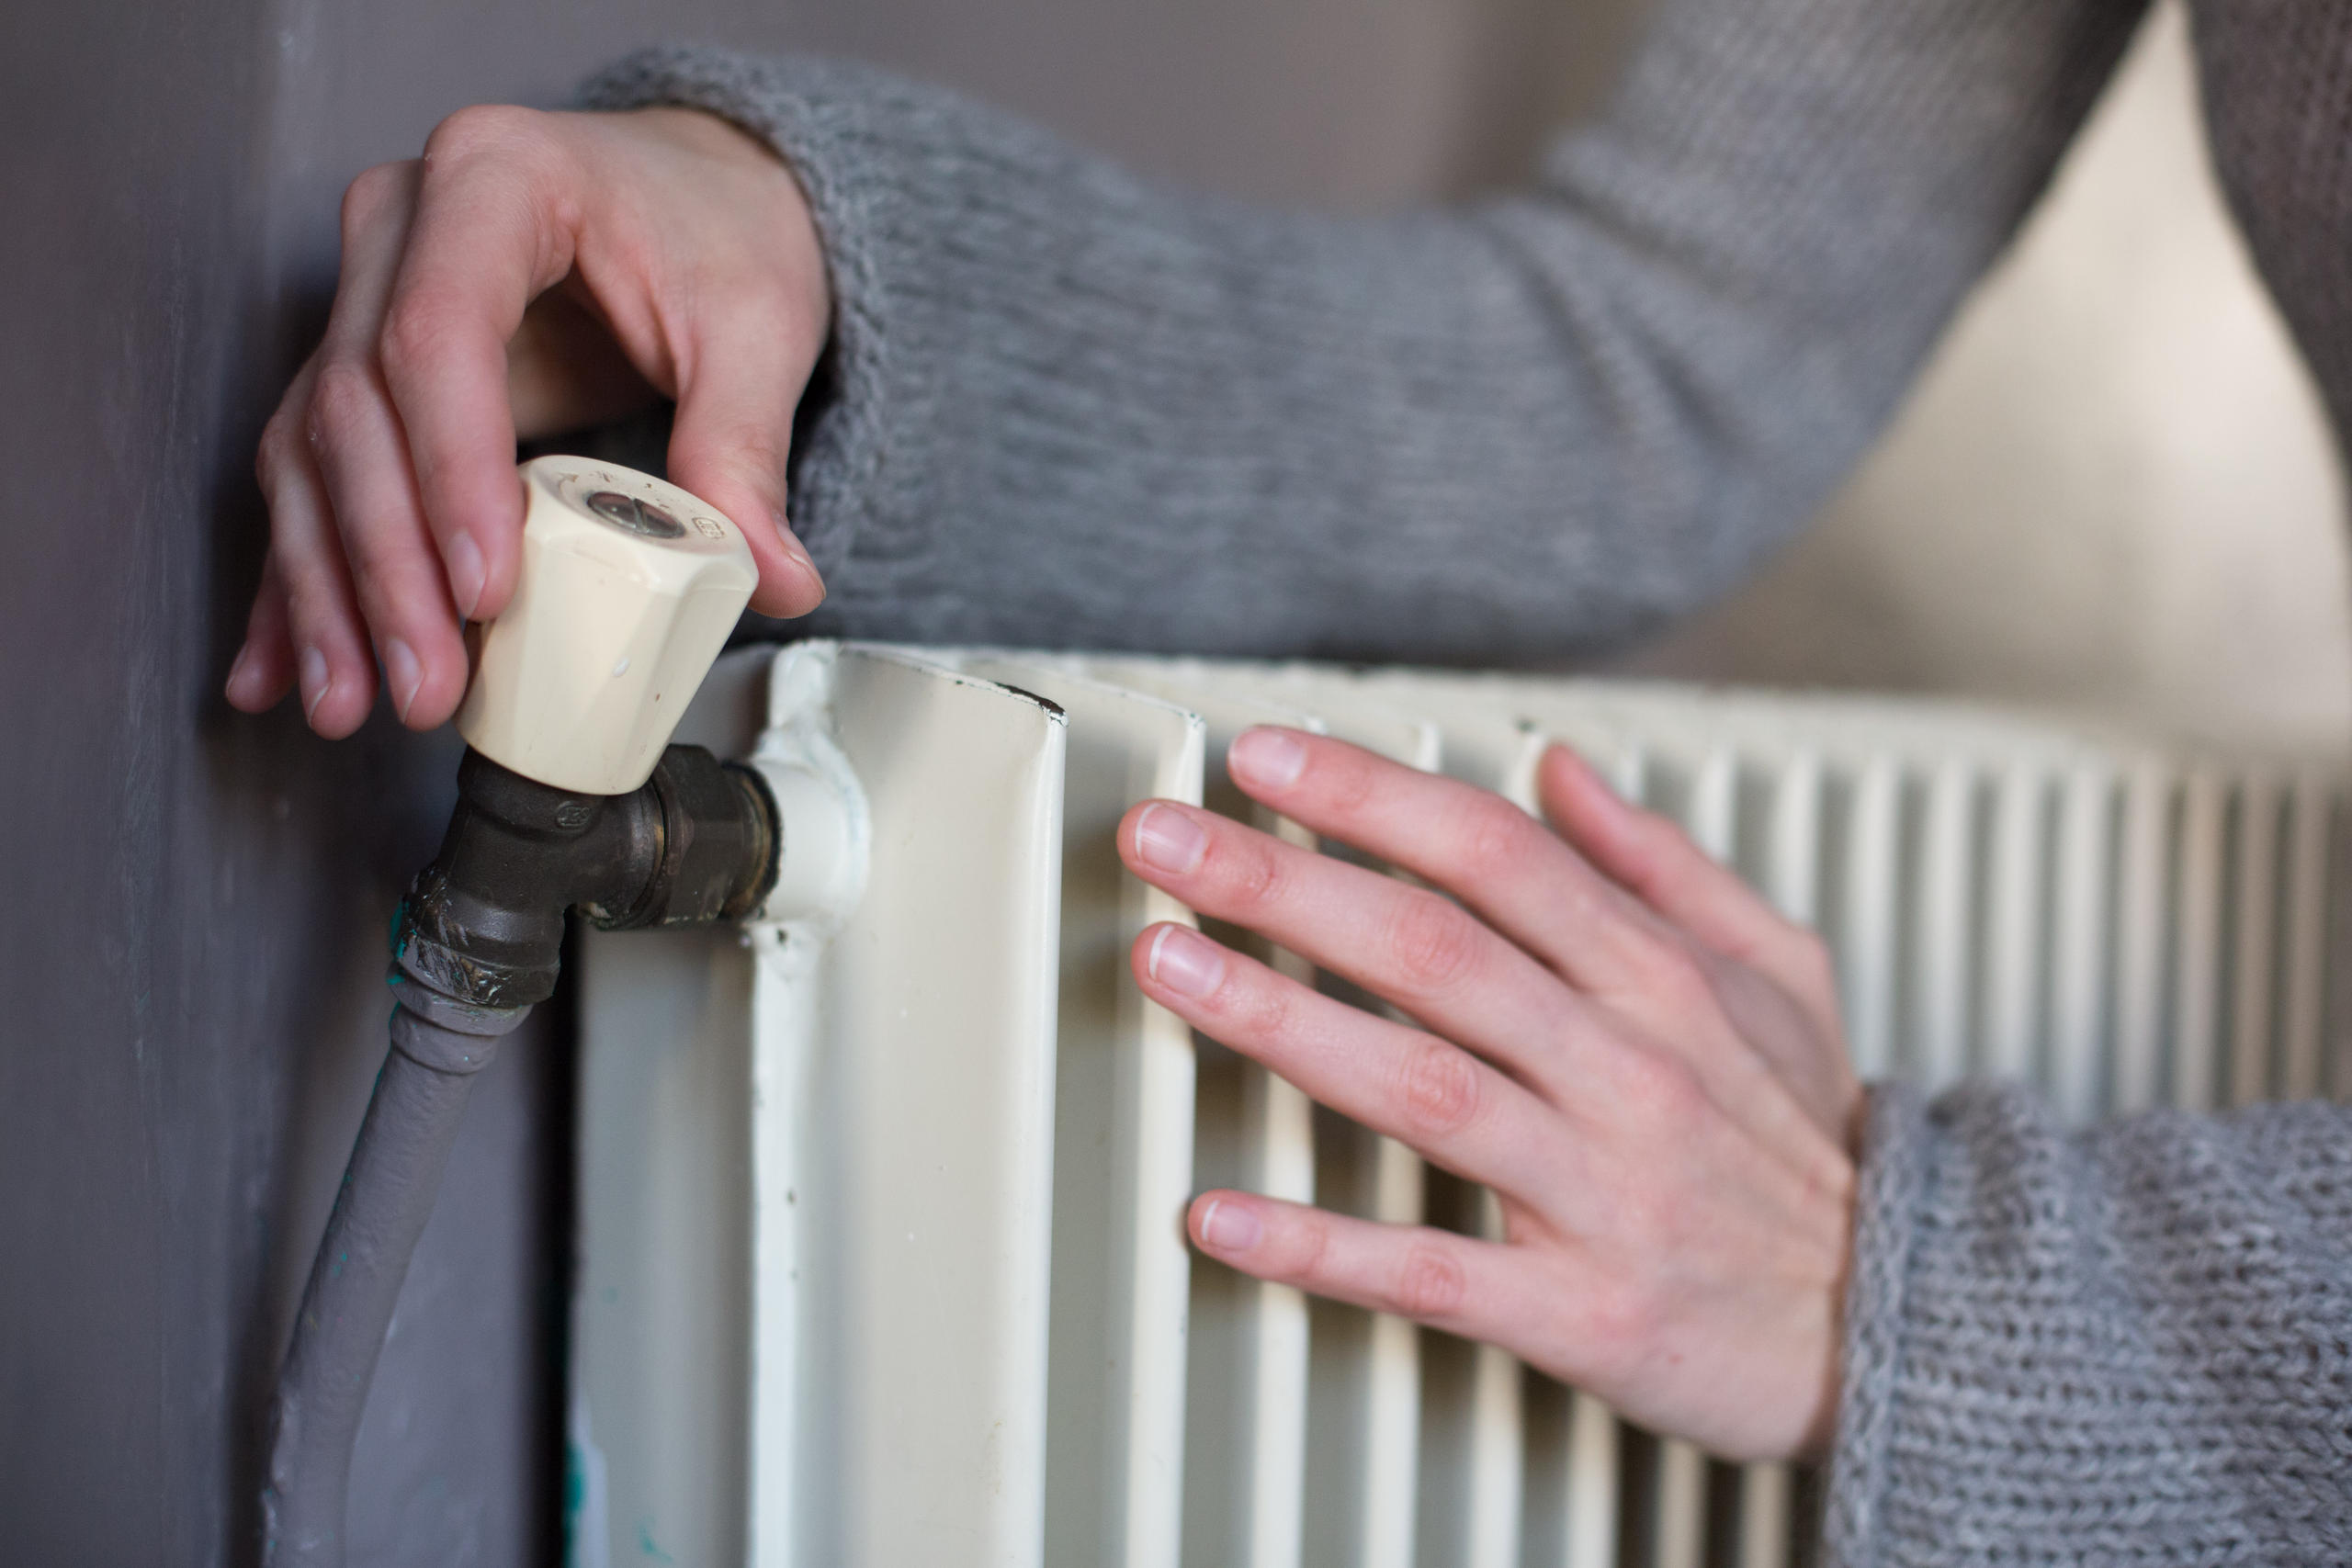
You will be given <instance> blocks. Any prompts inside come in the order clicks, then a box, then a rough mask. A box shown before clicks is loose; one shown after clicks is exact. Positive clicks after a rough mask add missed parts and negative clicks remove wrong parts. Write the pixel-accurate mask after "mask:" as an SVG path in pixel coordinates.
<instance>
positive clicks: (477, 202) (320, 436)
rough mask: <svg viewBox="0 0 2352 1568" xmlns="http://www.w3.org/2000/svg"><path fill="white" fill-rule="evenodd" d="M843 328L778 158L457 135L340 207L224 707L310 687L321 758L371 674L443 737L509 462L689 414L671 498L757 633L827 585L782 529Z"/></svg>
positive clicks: (590, 135)
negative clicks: (730, 524) (743, 565)
mask: <svg viewBox="0 0 2352 1568" xmlns="http://www.w3.org/2000/svg"><path fill="white" fill-rule="evenodd" d="M830 325H831V294H830V291H829V288H828V286H827V282H826V276H825V265H824V257H823V254H822V252H821V250H820V246H819V243H818V239H817V232H816V227H815V224H814V222H813V220H811V218H810V216H809V205H808V201H807V198H806V197H804V196H803V194H802V193H801V190H800V186H799V184H798V182H797V180H796V179H795V178H794V177H793V175H792V174H791V172H790V171H789V170H788V169H787V168H786V166H785V165H784V164H783V163H782V162H781V161H780V160H779V159H778V158H777V157H776V155H775V153H774V152H772V151H770V150H769V149H768V147H767V146H766V145H765V144H763V143H762V142H760V141H756V140H754V139H753V138H752V137H751V136H750V135H748V134H747V133H745V132H744V131H742V130H739V129H737V128H736V127H734V126H732V125H730V124H729V123H728V122H727V121H725V120H722V119H719V118H715V117H713V116H710V115H706V114H703V113H700V112H699V111H696V110H692V109H672V108H657V109H640V110H636V111H633V112H630V113H626V114H543V113H538V112H536V111H534V110H529V109H520V108H494V107H493V108H473V109H467V110H464V111H462V112H460V113H458V114H456V115H453V116H451V117H450V118H448V119H447V120H445V121H443V122H442V124H441V125H440V127H439V129H437V130H435V131H434V133H433V136H432V138H431V139H430V140H429V141H427V142H426V143H425V148H424V157H423V158H422V159H420V160H416V161H413V162H410V163H404V164H383V165H381V166H379V167H377V168H373V169H370V170H368V172H367V173H365V174H363V175H360V176H359V177H358V178H357V179H356V180H354V181H353V182H352V184H351V188H350V190H349V192H348V193H347V194H346V195H345V197H344V204H343V272H342V277H341V280H340V282H339V283H338V285H337V288H336V292H335V301H334V312H333V314H332V316H331V317H330V319H329V321H328V323H327V331H326V337H325V341H324V342H322V344H320V345H319V347H318V350H317V351H316V352H315V353H314V354H312V355H311V358H310V361H309V362H308V363H307V364H305V365H304V366H303V367H302V369H301V372H300V374H299V375H298V376H296V377H295V378H294V382H293V384H292V386H290V387H289V388H288V389H287V392H286V396H285V399H284V400H283V401H282V402H281V403H280V404H279V405H278V409H277V414H276V415H275V416H274V417H273V418H272V419H271V420H270V422H269V425H268V428H267V430H266V432H265V433H264V434H263V437H262V444H261V452H260V457H259V460H258V463H257V468H258V471H259V474H260V478H261V485H262V492H263V494H264V495H265V497H266V499H267V501H268V502H269V513H270V547H269V557H268V560H267V563H266V566H265V568H264V570H263V573H262V581H261V587H260V590H259V592H257V593H256V594H255V595H254V607H253V615H252V618H251V620H250V622H249V623H248V625H247V627H246V632H245V643H244V647H243V649H242V650H240V652H239V653H238V655H237V660H236V663H235V665H234V666H233V667H232V669H231V670H230V671H229V681H228V693H227V694H228V698H229V701H230V702H231V703H232V704H233V705H236V706H237V707H240V708H243V709H244V710H245V711H246V712H248V713H258V712H260V711H262V710H263V709H265V708H267V707H269V706H271V705H274V704H275V703H277V701H278V700H279V699H281V698H282V697H284V696H285V695H286V693H287V691H288V689H289V688H290V687H293V686H296V685H299V686H300V691H301V700H302V711H303V713H304V714H305V715H306V716H308V718H309V720H310V724H311V728H313V729H315V730H317V731H318V732H319V733H320V734H321V735H324V736H329V737H336V736H343V735H348V734H349V733H351V731H353V730H354V729H356V728H358V727H359V724H360V721H361V720H362V719H364V718H366V717H367V716H368V708H369V706H370V705H372V704H373V703H374V701H375V696H376V666H377V664H378V662H379V660H380V661H381V663H382V666H383V671H384V675H385V681H386V685H387V687H388V689H389V694H390V698H391V701H392V706H393V708H394V709H395V710H396V711H397V712H398V713H399V715H400V716H401V721H402V722H403V723H405V724H406V725H408V727H409V728H412V729H430V728H434V727H435V726H436V725H439V724H441V723H442V722H443V721H444V720H446V719H447V718H448V716H450V715H451V714H452V713H453V712H455V711H456V709H457V706H458V701H459V699H460V698H461V697H463V696H464V694H465V689H466V681H467V676H468V670H467V656H466V649H465V644H464V641H463V638H462V637H461V636H460V631H459V623H460V621H461V620H487V619H489V618H491V617H492V616H493V615H497V614H498V612H499V610H500V609H501V608H503V606H504V604H506V601H507V598H508V596H509V595H510V594H511V593H512V592H514V588H515V570H516V567H517V563H518V561H519V558H520V554H521V536H522V524H523V494H522V488H521V486H520V485H519V484H518V483H517V482H516V480H515V441H516V438H517V437H518V435H519V436H522V437H525V438H528V437H532V436H537V435H548V434H557V433H559V432H561V431H565V430H574V429H581V428H584V427H586V426H588V425H591V424H595V423H603V422H605V421H609V420H612V419H616V418H619V417H621V416H622V415H625V414H627V413H629V412H634V411H635V410H637V409H639V408H642V407H645V406H647V405H649V404H650V403H651V402H652V401H653V400H654V399H655V398H656V397H657V396H661V397H670V398H674V399H675V400H677V405H678V412H677V422H676V425H675V427H674V431H673V434H672V437H671V442H670V454H669V461H670V477H671V478H672V479H673V480H675V481H676V482H677V483H678V484H680V485H682V486H684V488H686V489H687V490H690V491H694V492H695V494H697V495H700V496H703V497H705V498H706V499H707V500H708V501H709V502H711V503H712V504H713V505H715V506H717V507H718V509H719V510H720V511H722V512H724V513H727V515H728V516H729V517H732V518H733V519H734V520H735V521H736V522H737V523H738V524H740V525H741V526H742V529H743V532H744V534H745V536H747V537H748V538H749V540H750V541H751V546H752V555H753V556H754V557H755V558H757V560H758V563H759V569H760V586H759V591H758V592H757V593H755V594H754V595H753V597H752V607H753V608H755V609H757V610H760V611H763V612H764V613H765V614H768V615H806V614H807V613H808V612H809V611H810V610H813V609H815V608H816V607H817V604H818V603H819V602H820V600H822V599H823V597H824V592H825V590H824V585H823V583H822V582H820V581H819V579H818V576H817V570H816V568H815V567H814V566H812V565H811V564H810V562H809V556H808V552H807V551H805V550H804V549H802V548H801V547H800V545H799V542H798V541H797V540H796V539H795V538H794V537H793V536H792V534H791V531H790V529H789V528H788V527H787V525H786V521H785V461H786V455H787V447H788V445H789V442H790V439H791V434H792V417H793V411H794V409H795V408H796V407H797V404H798V402H799V400H800V394H801V391H802V389H803V388H804V387H805V385H806V384H807V382H808V379H809V372H810V370H811V369H812V368H813V367H815V365H816V363H817V357H818V355H819V354H820V352H821V351H822V350H823V348H824V345H825V341H826V337H827V333H828V332H829V331H830Z"/></svg>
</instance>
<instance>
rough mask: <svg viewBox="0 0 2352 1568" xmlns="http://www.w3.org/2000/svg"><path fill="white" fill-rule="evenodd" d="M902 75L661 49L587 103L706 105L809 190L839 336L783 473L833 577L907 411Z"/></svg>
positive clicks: (586, 95) (586, 94) (594, 87)
mask: <svg viewBox="0 0 2352 1568" xmlns="http://www.w3.org/2000/svg"><path fill="white" fill-rule="evenodd" d="M906 96H907V91H906V88H905V86H904V85H903V84H900V83H899V82H897V81H896V80H895V79H893V78H891V77H888V76H887V75H884V74H883V73H878V72H874V71H869V70H866V69H864V68H862V67H859V66H855V65H850V64H847V63H844V62H834V61H824V60H812V59H806V58H797V57H785V58H766V57H762V56H755V55H748V54H740V53H735V52H732V51H725V50H719V49H710V48H688V47H676V46H664V47H661V48H656V49H649V50H645V51H640V52H639V53H637V54H633V55H630V56H628V58H627V59H624V60H622V61H620V62H617V63H616V64H614V65H612V66H610V67H608V68H607V69H605V71H603V72H600V73H598V74H597V75H595V76H594V78H592V79H591V80H590V81H589V82H588V83H587V84H586V85H585V86H584V87H582V90H581V94H580V102H581V105H582V107H587V108H595V109H630V108H646V107H653V106H656V105H672V106H676V107H687V108H697V109H703V110H706V111H707V112H709V113H712V114H716V115H718V116H720V117H721V118H725V119H728V120H730V121H732V122H733V123H734V124H736V125H738V126H740V127H741V128H742V129H743V130H747V131H749V132H750V133H751V134H752V135H754V136H756V137H758V138H759V139H760V140H762V141H765V142H766V143H767V144H768V145H769V146H771V147H773V148H774V149H775V151H776V152H777V153H778V154H780V155H781V156H782V157H783V158H784V160H785V162H786V164H788V165H789V166H790V168H791V169H792V172H793V174H794V175H796V176H797V178H798V180H799V182H800V186H801V189H802V191H803V192H804V193H805V194H806V195H807V197H808V198H809V209H810V211H811V213H812V215H813V217H814V218H815V220H816V226H817V232H818V236H819V238H820V241H821V242H822V244H823V247H824V252H825V259H826V265H827V268H828V272H829V275H830V280H831V289H832V299H833V320H832V333H831V342H830V344H829V346H828V348H827V350H826V354H825V357H824V360H823V362H822V363H820V366H819V367H818V370H817V374H816V377H815V378H814V379H813V380H812V382H811V385H810V388H809V395H808V396H807V397H806V398H805V399H804V400H803V402H802V407H801V411H800V414H799V417H798V419H797V422H796V429H795V432H794V441H793V453H792V467H791V473H790V475H789V476H788V479H789V485H790V502H789V504H790V510H791V514H792V522H793V528H794V531H795V532H796V533H797V535H798V536H800V540H801V542H802V544H804V545H805V546H806V547H808V550H809V556H810V558H812V559H813V560H815V562H816V564H817V569H818V570H819V571H820V572H821V573H823V574H824V575H825V577H826V578H827V579H828V580H831V579H832V578H834V577H835V576H836V575H837V574H838V573H839V571H840V570H841V568H842V566H843V564H844V563H845V562H846V561H847V559H848V557H849V552H850V548H851V546H852V544H853V543H854V540H855V538H856V536H857V534H858V532H859V529H860V525H861V524H862V523H863V521H864V519H865V515H866V513H868V512H869V511H870V510H872V509H873V507H874V506H875V505H876V497H877V493H878V489H879V483H880V480H881V479H882V476H883V474H884V472H885V469H886V468H887V466H888V465H887V456H888V454H887V450H886V448H887V442H888V432H890V431H891V430H892V429H893V428H896V427H897V426H898V425H899V424H901V423H903V420H902V419H900V418H899V417H898V416H899V414H900V412H902V411H899V410H897V409H895V408H894V406H893V405H894V403H895V402H897V401H899V400H902V393H901V389H899V388H898V387H897V386H895V385H894V383H893V378H892V376H891V374H890V369H891V367H890V356H889V352H888V350H889V344H890V331H889V326H890V315H891V312H890V302H889V287H888V279H889V278H890V277H891V276H894V275H895V274H894V269H893V265H892V262H893V259H894V258H892V257H891V256H890V255H889V254H888V251H889V250H890V248H891V236H892V234H893V233H894V232H898V231H899V225H897V224H896V223H895V222H894V219H895V217H896V216H897V214H898V213H899V211H901V210H902V209H904V208H905V207H906V206H907V205H908V193H907V192H906V191H905V190H904V189H903V185H904V181H905V177H906V175H907V172H908V171H909V170H910V168H913V167H917V166H919V164H920V160H918V159H914V158H910V155H909V154H910V150H909V148H908V146H907V145H906V143H907V141H908V140H909V136H908V129H907V128H908V127H909V126H910V125H911V124H915V123H918V122H919V121H920V119H921V118H922V117H920V116H918V115H913V114H910V113H909V112H908V109H909V106H908V105H906V104H905V103H903V102H901V100H902V99H904V98H905V97H906Z"/></svg>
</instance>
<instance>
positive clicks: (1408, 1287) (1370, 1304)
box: [1185, 1190, 1565, 1349]
mask: <svg viewBox="0 0 2352 1568" xmlns="http://www.w3.org/2000/svg"><path fill="white" fill-rule="evenodd" d="M1185 1229H1186V1230H1187V1231H1189V1232H1190V1233H1191V1235H1192V1237H1193V1242H1194V1243H1195V1244H1196V1245H1197V1246H1198V1247H1200V1248H1201V1250H1202V1251H1204V1252H1205V1253H1207V1254H1208V1255H1209V1256H1210V1257H1212V1258H1216V1259H1217V1260H1219V1261H1220V1262H1223V1263H1227V1264H1229V1265H1231V1266H1232V1267H1233V1268H1236V1269H1240V1270H1241V1271H1242V1272H1243V1273H1245V1274H1250V1275H1253V1276H1255V1277H1256V1278H1258V1279H1261V1280H1272V1281H1273V1282H1274V1283H1275V1284H1279V1285H1292V1286H1295V1287H1296V1288H1298V1289H1299V1290H1302V1291H1306V1292H1311V1293H1313V1294H1315V1295H1318V1296H1328V1297H1329V1298H1330V1299H1331V1300H1333V1301H1340V1302H1348V1303H1352V1304H1354V1305H1356V1306H1360V1307H1367V1308H1369V1309H1371V1310H1372V1311H1374V1312H1382V1313H1387V1314H1391V1315H1393V1316H1397V1317H1408V1318H1411V1319H1412V1320H1414V1321H1415V1322H1417V1323H1424V1324H1427V1325H1430V1327H1432V1328H1441V1329H1444V1330H1445V1331H1447V1332H1448V1333H1452V1334H1459V1335H1461V1336H1463V1337H1464V1338H1469V1339H1477V1340H1482V1341H1486V1342H1487V1343H1490V1344H1499V1345H1502V1346H1503V1347H1504V1348H1506V1349H1519V1348H1521V1347H1520V1346H1518V1345H1517V1344H1516V1343H1514V1342H1515V1341H1517V1340H1518V1339H1520V1338H1521V1337H1522V1336H1521V1333H1520V1330H1521V1327H1522V1325H1528V1324H1537V1323H1546V1322H1552V1321H1555V1320H1557V1319H1558V1318H1559V1317H1560V1316H1561V1315H1562V1312H1563V1308H1564V1305H1565V1303H1563V1302H1562V1301H1561V1300H1560V1299H1559V1292H1557V1291H1556V1288H1555V1289H1551V1290H1547V1289H1545V1288H1544V1285H1543V1283H1542V1276H1541V1274H1540V1273H1539V1271H1538V1270H1537V1269H1534V1268H1533V1267H1532V1266H1531V1265H1530V1264H1529V1263H1528V1261H1527V1260H1526V1259H1525V1258H1521V1257H1519V1256H1516V1255H1515V1254H1514V1253H1513V1251H1512V1249H1511V1248H1510V1247H1506V1246H1502V1245H1500V1244H1498V1243H1495V1242H1490V1241H1478V1240H1474V1239H1473V1238H1471V1237H1469V1236H1464V1235H1454V1234H1453V1233H1452V1232H1451V1231H1442V1230H1435V1229H1431V1228H1430V1227H1428V1226H1423V1225H1389V1224H1380V1223H1378V1222H1377V1221H1374V1220H1360V1219H1355V1218H1352V1217H1351V1216H1348V1215H1344V1214H1335V1213H1330V1212H1329V1210H1325V1209H1316V1208H1310V1207H1308V1206H1306V1204H1303V1203H1289V1202H1283V1201H1281V1200H1279V1199H1273V1198H1262V1197H1260V1196H1258V1195H1257V1194H1255V1193H1250V1192H1235V1191H1231V1190H1216V1191H1212V1192H1204V1193H1202V1194H1201V1195H1200V1196H1199V1197H1198V1198H1195V1199H1193V1206H1192V1209H1191V1212H1190V1213H1188V1214H1187V1215H1186V1216H1185Z"/></svg>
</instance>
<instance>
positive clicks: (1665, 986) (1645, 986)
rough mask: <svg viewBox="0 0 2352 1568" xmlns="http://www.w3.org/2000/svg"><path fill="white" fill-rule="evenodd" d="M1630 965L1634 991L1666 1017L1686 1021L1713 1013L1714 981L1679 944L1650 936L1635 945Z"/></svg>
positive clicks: (1672, 940)
mask: <svg viewBox="0 0 2352 1568" xmlns="http://www.w3.org/2000/svg"><path fill="white" fill-rule="evenodd" d="M1632 962H1633V968H1634V987H1635V988H1636V989H1638V990H1639V991H1640V992H1641V993H1642V994H1643V996H1644V997H1645V998H1647V999H1648V1000H1649V1001H1651V1002H1652V1003H1653V1004H1656V1005H1658V1006H1661V1007H1663V1008H1664V1010H1666V1011H1667V1012H1668V1015H1669V1016H1671V1017H1675V1018H1683V1019H1687V1018H1690V1017H1691V1016H1693V1015H1694V1014H1700V1013H1702V1012H1704V1011H1708V1010H1713V1006H1714V999H1715V987H1714V981H1713V978H1712V977H1710V976H1709V975H1708V974H1707V969H1706V965H1705V964H1702V963H1701V962H1700V960H1699V956H1698V954H1696V953H1692V952H1691V949H1690V948H1689V947H1688V946H1687V945H1685V944H1684V943H1683V942H1679V941H1677V940H1675V939H1674V938H1673V937H1670V936H1667V935H1662V934H1658V933H1655V932H1653V933H1650V934H1649V935H1648V936H1647V938H1646V939H1645V940H1644V941H1642V942H1638V943H1636V944H1635V946H1634V953H1633V959H1632Z"/></svg>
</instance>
